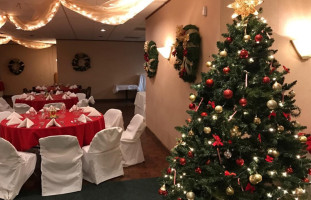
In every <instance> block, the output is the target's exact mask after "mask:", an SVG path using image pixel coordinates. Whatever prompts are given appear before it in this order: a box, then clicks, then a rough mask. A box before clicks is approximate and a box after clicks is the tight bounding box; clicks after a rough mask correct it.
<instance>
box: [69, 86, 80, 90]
mask: <svg viewBox="0 0 311 200" xmlns="http://www.w3.org/2000/svg"><path fill="white" fill-rule="evenodd" d="M76 88H78V86H77V85H71V86H70V87H69V89H76Z"/></svg>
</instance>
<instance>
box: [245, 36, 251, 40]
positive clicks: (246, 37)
mask: <svg viewBox="0 0 311 200" xmlns="http://www.w3.org/2000/svg"><path fill="white" fill-rule="evenodd" d="M243 39H244V40H245V41H248V40H250V39H251V36H250V35H244V37H243Z"/></svg>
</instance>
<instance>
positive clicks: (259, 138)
mask: <svg viewBox="0 0 311 200" xmlns="http://www.w3.org/2000/svg"><path fill="white" fill-rule="evenodd" d="M258 140H259V142H260V143H261V135H260V133H259V134H258Z"/></svg>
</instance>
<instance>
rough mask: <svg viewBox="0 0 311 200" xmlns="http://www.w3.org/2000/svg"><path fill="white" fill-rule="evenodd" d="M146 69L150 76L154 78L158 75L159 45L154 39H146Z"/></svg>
mask: <svg viewBox="0 0 311 200" xmlns="http://www.w3.org/2000/svg"><path fill="white" fill-rule="evenodd" d="M144 51H145V54H144V59H145V61H146V62H145V63H144V69H145V71H146V72H147V75H148V77H149V78H152V77H154V76H155V75H156V73H157V69H158V63H159V60H158V55H159V53H158V50H157V45H156V43H155V42H154V41H152V40H151V41H146V42H145V45H144Z"/></svg>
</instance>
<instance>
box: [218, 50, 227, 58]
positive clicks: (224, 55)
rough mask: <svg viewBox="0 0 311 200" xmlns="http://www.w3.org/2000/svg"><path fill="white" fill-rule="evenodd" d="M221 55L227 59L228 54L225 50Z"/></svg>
mask: <svg viewBox="0 0 311 200" xmlns="http://www.w3.org/2000/svg"><path fill="white" fill-rule="evenodd" d="M219 55H220V56H222V57H226V56H227V55H228V53H227V52H226V51H225V50H223V51H221V52H220V53H219Z"/></svg>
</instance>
